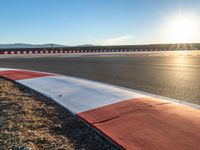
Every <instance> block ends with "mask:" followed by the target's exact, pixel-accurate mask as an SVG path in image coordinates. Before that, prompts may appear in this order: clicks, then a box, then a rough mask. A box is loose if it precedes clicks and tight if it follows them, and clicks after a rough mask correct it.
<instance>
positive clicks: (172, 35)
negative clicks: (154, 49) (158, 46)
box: [166, 14, 200, 43]
mask: <svg viewBox="0 0 200 150" xmlns="http://www.w3.org/2000/svg"><path fill="white" fill-rule="evenodd" d="M199 27H200V23H199V19H198V18H197V17H195V16H193V15H183V14H182V15H178V16H176V17H172V18H171V19H170V20H169V21H168V23H167V27H166V32H167V40H168V41H169V42H171V43H192V42H195V41H198V40H199V37H200V28H199Z"/></svg>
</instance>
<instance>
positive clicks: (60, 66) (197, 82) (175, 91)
mask: <svg viewBox="0 0 200 150" xmlns="http://www.w3.org/2000/svg"><path fill="white" fill-rule="evenodd" d="M0 67H4V68H18V69H30V70H38V71H45V72H51V73H58V74H63V75H71V76H76V77H82V78H86V79H91V80H96V81H101V82H105V83H111V84H114V85H120V86H123V87H128V88H132V89H136V90H141V91H145V92H150V93H153V94H158V95H162V96H167V97H170V98H175V99H179V100H185V101H189V102H193V103H196V104H200V52H196V53H194V54H193V52H189V53H187V54H185V53H184V52H180V53H170V54H168V53H167V52H166V53H162V54H160V55H149V54H148V55H147V54H141V55H132V54H128V55H108V56H107V55H94V56H87V55H85V56H81V57H74V56H73V57H61V56H55V57H52V56H51V57H48V56H45V57H35V58H34V57H32V56H31V57H27V58H16V57H12V58H4V57H0Z"/></svg>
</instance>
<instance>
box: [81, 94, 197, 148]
mask: <svg viewBox="0 0 200 150" xmlns="http://www.w3.org/2000/svg"><path fill="white" fill-rule="evenodd" d="M78 116H79V117H80V118H82V119H83V120H85V121H86V122H88V123H89V124H91V125H92V126H93V127H95V128H96V129H98V130H99V131H101V132H103V133H104V134H105V135H106V136H108V137H110V139H112V140H113V141H114V142H116V143H118V144H119V145H120V146H121V147H123V148H124V149H131V150H132V149H133V150H143V149H144V150H147V149H148V150H161V149H162V150H169V149H175V150H197V149H200V145H199V143H200V111H199V110H196V109H193V108H190V107H188V106H182V105H176V104H174V103H171V102H166V101H162V100H157V99H150V98H142V99H132V100H127V101H123V102H119V103H116V104H112V105H108V106H104V107H101V108H97V109H94V110H90V111H87V112H83V113H79V114H78Z"/></svg>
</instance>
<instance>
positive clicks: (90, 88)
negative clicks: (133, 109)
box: [17, 76, 147, 114]
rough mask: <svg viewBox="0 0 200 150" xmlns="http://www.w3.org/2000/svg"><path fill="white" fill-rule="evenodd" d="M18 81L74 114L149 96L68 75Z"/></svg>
mask: <svg viewBox="0 0 200 150" xmlns="http://www.w3.org/2000/svg"><path fill="white" fill-rule="evenodd" d="M17 82H19V83H21V84H23V85H25V86H28V87H30V88H32V89H34V90H36V91H38V92H40V93H42V94H44V95H46V96H48V97H50V98H52V99H54V100H55V101H56V102H58V103H59V104H61V105H63V106H64V107H65V108H67V109H68V110H69V111H71V112H72V113H73V114H77V113H80V112H84V111H87V110H91V109H95V108H98V107H102V106H106V105H109V104H113V103H117V102H120V101H123V100H127V99H133V98H142V97H147V96H145V95H142V94H139V93H135V92H131V91H127V90H123V89H120V88H116V87H113V86H109V85H105V84H100V83H97V82H93V81H89V80H83V79H77V78H73V77H67V76H51V77H40V78H34V79H26V80H19V81H17Z"/></svg>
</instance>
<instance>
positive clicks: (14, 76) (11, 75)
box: [0, 70, 54, 80]
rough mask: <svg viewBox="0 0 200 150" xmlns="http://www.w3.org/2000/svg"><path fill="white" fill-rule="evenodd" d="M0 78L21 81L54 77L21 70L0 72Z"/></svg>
mask: <svg viewBox="0 0 200 150" xmlns="http://www.w3.org/2000/svg"><path fill="white" fill-rule="evenodd" d="M0 76H2V77H5V78H8V79H11V80H23V79H31V78H39V77H45V76H54V75H53V74H48V73H40V72H31V71H22V70H6V71H1V72H0Z"/></svg>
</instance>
